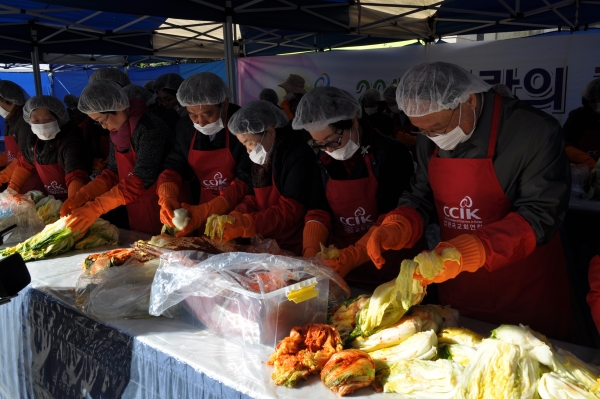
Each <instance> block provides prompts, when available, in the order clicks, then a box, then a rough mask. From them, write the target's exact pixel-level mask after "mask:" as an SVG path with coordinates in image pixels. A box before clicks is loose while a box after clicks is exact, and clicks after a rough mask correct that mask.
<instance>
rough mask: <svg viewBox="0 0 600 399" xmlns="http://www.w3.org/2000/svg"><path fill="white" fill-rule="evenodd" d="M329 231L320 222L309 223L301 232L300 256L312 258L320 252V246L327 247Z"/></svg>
mask: <svg viewBox="0 0 600 399" xmlns="http://www.w3.org/2000/svg"><path fill="white" fill-rule="evenodd" d="M328 236H329V230H327V227H325V225H324V224H323V223H321V222H317V221H309V222H308V223H306V224H305V225H304V231H303V232H302V256H304V257H305V258H314V257H315V255H316V254H317V253H319V251H321V244H323V245H327V237H328Z"/></svg>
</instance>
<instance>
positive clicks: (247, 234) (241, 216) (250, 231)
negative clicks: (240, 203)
mask: <svg viewBox="0 0 600 399" xmlns="http://www.w3.org/2000/svg"><path fill="white" fill-rule="evenodd" d="M229 216H233V217H234V218H235V222H233V223H232V224H229V223H225V229H224V230H223V240H222V242H229V241H231V240H234V239H236V238H239V237H242V238H251V237H254V236H255V235H256V227H255V226H254V219H253V218H252V216H250V215H248V214H247V213H240V212H235V211H234V212H231V213H230V214H229Z"/></svg>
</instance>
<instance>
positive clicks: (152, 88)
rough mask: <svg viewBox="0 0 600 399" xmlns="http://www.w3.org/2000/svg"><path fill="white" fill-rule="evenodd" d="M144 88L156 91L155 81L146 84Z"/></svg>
mask: <svg viewBox="0 0 600 399" xmlns="http://www.w3.org/2000/svg"><path fill="white" fill-rule="evenodd" d="M144 88H146V89H148V90H154V80H149V81H147V82H146V83H144Z"/></svg>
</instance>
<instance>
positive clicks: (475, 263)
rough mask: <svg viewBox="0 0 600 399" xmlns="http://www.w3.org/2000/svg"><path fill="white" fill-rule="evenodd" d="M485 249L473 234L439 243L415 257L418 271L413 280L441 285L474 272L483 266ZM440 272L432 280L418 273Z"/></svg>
mask: <svg viewBox="0 0 600 399" xmlns="http://www.w3.org/2000/svg"><path fill="white" fill-rule="evenodd" d="M485 259H486V254H485V248H484V247H483V244H482V243H481V240H480V239H479V237H477V236H476V235H473V234H463V235H460V236H458V237H456V238H453V239H451V240H448V241H442V242H440V243H439V244H438V245H437V247H435V249H434V250H433V251H432V253H429V252H428V251H426V252H424V253H422V254H419V255H417V256H416V257H415V262H417V263H419V269H417V270H416V271H415V275H414V278H415V279H417V280H424V281H425V282H426V283H427V284H431V283H443V282H444V281H447V280H450V279H452V278H455V277H456V276H458V274H459V273H461V272H464V271H467V272H475V271H477V270H478V269H479V268H480V267H482V266H483V265H484V264H485ZM419 270H421V271H423V270H441V272H440V273H438V274H436V275H435V276H434V277H433V278H432V279H428V278H426V277H424V276H423V275H422V274H421V273H419V272H418V271H419Z"/></svg>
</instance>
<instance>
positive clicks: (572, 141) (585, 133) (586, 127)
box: [563, 78, 600, 170]
mask: <svg viewBox="0 0 600 399" xmlns="http://www.w3.org/2000/svg"><path fill="white" fill-rule="evenodd" d="M581 95H582V97H581V103H582V105H583V106H582V107H579V108H577V109H574V110H573V111H571V112H569V117H568V118H567V121H566V122H565V125H564V127H563V130H564V131H565V150H566V151H567V156H568V157H569V161H571V162H573V163H577V164H585V165H587V166H588V167H589V168H590V170H592V169H593V168H594V166H596V161H598V158H599V157H600V104H599V103H600V78H596V79H594V80H592V81H591V82H589V83H588V84H587V85H586V87H585V88H584V89H583V92H582V94H581Z"/></svg>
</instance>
